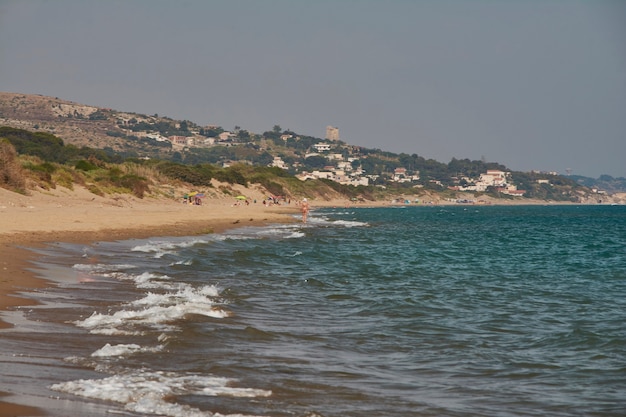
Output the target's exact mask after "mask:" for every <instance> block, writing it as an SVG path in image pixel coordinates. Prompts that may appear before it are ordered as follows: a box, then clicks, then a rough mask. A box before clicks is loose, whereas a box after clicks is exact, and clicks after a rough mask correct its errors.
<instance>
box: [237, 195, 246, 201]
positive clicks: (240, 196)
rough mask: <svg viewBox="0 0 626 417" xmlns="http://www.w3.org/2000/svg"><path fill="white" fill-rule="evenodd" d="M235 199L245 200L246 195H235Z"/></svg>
mask: <svg viewBox="0 0 626 417" xmlns="http://www.w3.org/2000/svg"><path fill="white" fill-rule="evenodd" d="M235 198H236V199H237V200H247V199H248V197H246V196H245V195H238V196H237V197H235Z"/></svg>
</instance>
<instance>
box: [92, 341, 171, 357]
mask: <svg viewBox="0 0 626 417" xmlns="http://www.w3.org/2000/svg"><path fill="white" fill-rule="evenodd" d="M161 350H163V346H156V347H141V346H139V345H136V344H134V343H131V344H120V345H113V346H112V345H110V344H109V343H107V344H106V345H104V346H103V347H101V348H100V349H98V350H96V351H95V352H93V353H92V354H91V356H92V357H94V358H106V357H112V356H129V355H132V354H135V353H141V352H159V351H161Z"/></svg>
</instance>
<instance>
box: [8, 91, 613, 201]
mask: <svg viewBox="0 0 626 417" xmlns="http://www.w3.org/2000/svg"><path fill="white" fill-rule="evenodd" d="M0 126H10V127H15V128H20V129H25V130H27V131H31V132H35V133H37V132H39V133H42V134H43V133H51V134H53V135H54V136H55V137H58V138H60V139H62V141H63V143H64V144H65V145H70V146H74V147H76V148H78V149H80V148H82V147H88V148H89V149H96V150H100V151H101V153H100V154H99V157H98V158H99V159H100V160H106V159H107V158H109V159H110V160H111V161H118V162H120V161H123V160H125V159H129V158H131V159H133V160H135V161H138V160H152V161H154V160H160V161H170V162H173V163H177V164H183V165H188V166H196V165H203V164H212V165H215V166H216V167H218V168H227V167H229V166H231V165H241V164H244V165H249V166H256V167H268V166H273V167H276V168H278V171H272V172H273V173H274V174H272V175H275V174H276V173H278V172H279V171H282V172H284V173H285V175H283V174H280V175H278V176H277V177H278V178H281V177H282V179H281V180H280V181H278V182H277V181H274V183H275V184H277V183H279V182H282V183H283V185H281V186H280V187H276V188H277V189H276V190H275V192H273V194H277V193H281V194H293V195H295V194H297V193H298V191H297V189H298V188H301V187H302V185H299V184H298V181H296V182H293V181H292V182H291V187H292V188H293V187H295V189H296V190H293V191H292V190H290V189H289V188H288V186H287V184H286V183H285V181H286V180H285V178H287V177H292V178H293V177H297V178H299V179H300V180H302V181H301V182H302V184H306V183H308V182H310V181H311V180H315V183H316V184H323V186H324V187H325V188H327V189H328V190H333V192H334V193H338V194H341V195H344V196H345V197H347V198H352V199H365V200H374V199H394V198H396V197H398V196H400V197H401V198H402V199H410V200H419V197H420V196H428V198H429V199H430V198H431V197H432V196H434V195H436V196H437V198H436V199H437V200H447V201H455V200H459V201H464V202H465V201H470V202H472V201H478V200H483V201H484V200H485V199H505V200H513V201H515V200H520V199H521V200H524V199H540V200H546V201H562V202H582V203H598V202H602V203H607V202H614V201H616V200H615V198H617V201H621V200H619V197H620V196H617V197H615V198H614V197H613V196H609V195H608V194H610V193H607V192H605V191H603V190H602V189H593V188H594V187H593V185H588V183H584V184H583V183H581V182H580V181H579V182H577V181H575V180H574V179H571V178H568V177H563V176H560V175H556V174H553V173H525V172H515V171H511V170H509V169H507V168H506V167H505V166H503V165H501V164H498V163H496V162H485V161H470V160H468V159H463V160H457V159H453V160H452V161H450V162H449V163H447V164H445V163H441V162H438V161H434V160H432V159H425V158H423V157H421V156H419V155H417V154H413V155H408V154H394V153H390V152H385V151H383V150H380V149H367V148H362V147H356V146H351V145H349V144H347V143H344V142H341V141H339V140H328V139H322V138H315V137H309V136H305V135H299V134H298V133H296V132H291V131H285V130H282V129H281V128H280V126H274V128H273V129H272V130H271V131H266V132H262V133H254V132H248V131H245V130H241V129H238V128H236V130H235V131H233V132H230V131H226V130H224V129H223V128H222V127H220V126H199V125H197V124H195V123H193V122H191V121H187V120H173V119H170V118H167V117H163V116H159V115H156V114H155V115H151V116H150V115H142V114H136V113H129V112H120V111H116V110H113V109H104V108H98V107H94V106H89V105H84V104H79V103H74V102H70V101H66V100H62V99H59V98H53V97H46V96H40V95H26V94H17V93H0ZM18 152H20V150H19V149H18ZM75 159H76V158H75ZM74 162H76V160H74ZM239 171H240V172H241V168H239ZM268 181H269V180H268ZM614 183H615V182H614ZM316 186H317V187H318V188H319V187H322V185H316ZM286 187H287V188H286ZM596 188H598V187H596ZM620 191H621V190H620V189H619V188H613V189H612V190H611V193H616V192H620ZM300 194H302V193H300Z"/></svg>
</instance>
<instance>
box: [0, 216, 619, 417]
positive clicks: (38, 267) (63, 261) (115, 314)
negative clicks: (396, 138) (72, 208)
mask: <svg viewBox="0 0 626 417" xmlns="http://www.w3.org/2000/svg"><path fill="white" fill-rule="evenodd" d="M295 220H297V219H295ZM36 251H37V257H38V261H37V262H36V263H35V264H33V266H32V269H33V271H34V272H36V273H37V274H38V275H39V276H42V277H45V278H47V279H49V280H50V281H51V282H52V283H53V285H50V286H49V287H48V288H43V289H39V290H36V291H34V292H30V293H29V294H28V296H29V297H32V298H35V299H36V300H38V301H39V302H40V304H39V305H36V306H28V307H21V308H17V309H13V310H11V311H8V312H6V313H3V316H4V319H5V320H7V321H10V322H13V323H16V324H17V325H16V327H14V328H13V329H7V330H2V331H0V367H1V368H0V369H1V370H2V371H1V372H0V391H4V392H8V393H11V394H14V395H13V396H12V397H8V398H5V400H8V401H16V402H19V403H22V404H30V405H34V406H37V407H40V408H41V409H42V410H43V411H44V412H45V413H47V414H48V415H53V416H113V415H122V416H172V417H178V416H193V417H196V416H198V417H200V416H202V417H204V416H231V417H232V416H272V417H330V416H342V417H357V416H358V417H368V416H372V417H374V416H376V417H404V416H458V417H464V416H498V417H505V416H624V415H626V206H608V205H603V206H589V205H581V206H578V205H545V206H540V205H538V206H474V205H456V206H421V205H416V204H409V205H406V206H393V207H383V208H352V207H337V208H324V209H314V210H313V211H312V212H311V216H310V221H309V222H308V223H306V224H303V223H301V222H293V223H288V224H271V225H266V226H262V227H242V228H237V229H232V230H228V231H226V232H224V233H217V234H207V235H199V236H189V237H166V236H165V237H155V238H150V239H133V240H123V241H112V242H95V243H93V244H90V245H78V244H70V243H61V242H57V243H54V244H51V245H49V246H47V247H45V248H43V249H37V250H36Z"/></svg>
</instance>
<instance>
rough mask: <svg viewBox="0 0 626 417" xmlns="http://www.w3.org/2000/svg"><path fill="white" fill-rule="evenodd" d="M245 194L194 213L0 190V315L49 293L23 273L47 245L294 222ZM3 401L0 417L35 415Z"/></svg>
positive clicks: (174, 204) (174, 203)
mask: <svg viewBox="0 0 626 417" xmlns="http://www.w3.org/2000/svg"><path fill="white" fill-rule="evenodd" d="M247 191H248V192H247V194H248V195H250V204H244V203H241V202H240V204H238V205H237V200H236V199H235V198H232V197H229V196H219V198H218V197H213V198H204V199H202V204H201V205H189V204H183V202H182V199H181V200H174V199H171V198H167V197H159V198H154V197H148V198H144V199H139V198H136V197H133V196H130V195H112V196H105V197H101V196H97V195H95V194H92V193H90V192H89V191H87V190H85V189H83V188H80V187H76V188H75V189H74V190H69V189H65V188H58V189H55V190H39V191H33V192H30V193H29V195H23V194H18V193H14V192H11V191H8V190H5V189H0V253H1V254H2V255H1V256H0V313H1V311H4V310H6V309H11V308H16V307H18V306H27V305H31V304H33V303H34V301H33V300H31V299H29V298H28V297H27V295H24V294H25V293H27V292H28V291H29V290H33V289H36V288H43V287H46V286H49V285H51V283H49V282H47V281H45V280H43V279H40V278H39V277H37V275H36V274H35V273H33V272H31V271H30V270H29V267H30V266H31V262H32V261H33V260H34V259H35V258H36V256H37V254H36V253H35V252H34V251H32V249H34V248H37V247H42V246H45V245H46V244H47V243H50V242H70V243H90V242H96V241H114V240H123V239H129V238H145V237H150V236H193V235H199V234H207V233H219V232H222V231H224V230H227V229H229V228H234V227H239V226H254V225H261V224H268V223H288V222H293V221H296V220H297V218H296V217H294V214H296V213H298V209H297V207H295V205H293V204H284V205H271V206H270V205H264V204H262V202H261V199H262V198H263V197H264V196H263V194H262V193H260V192H258V191H256V192H255V191H250V190H247ZM181 195H182V193H181ZM255 199H256V202H255ZM8 327H12V324H11V323H7V322H6V321H4V320H2V317H1V316H0V329H5V328H8ZM2 394H3V393H0V398H2V397H1V396H2ZM4 399H5V401H2V400H0V416H9V415H10V416H16V415H22V416H25V415H36V414H37V410H36V409H34V408H32V407H27V406H24V405H18V404H12V403H10V396H5V398H4Z"/></svg>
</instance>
